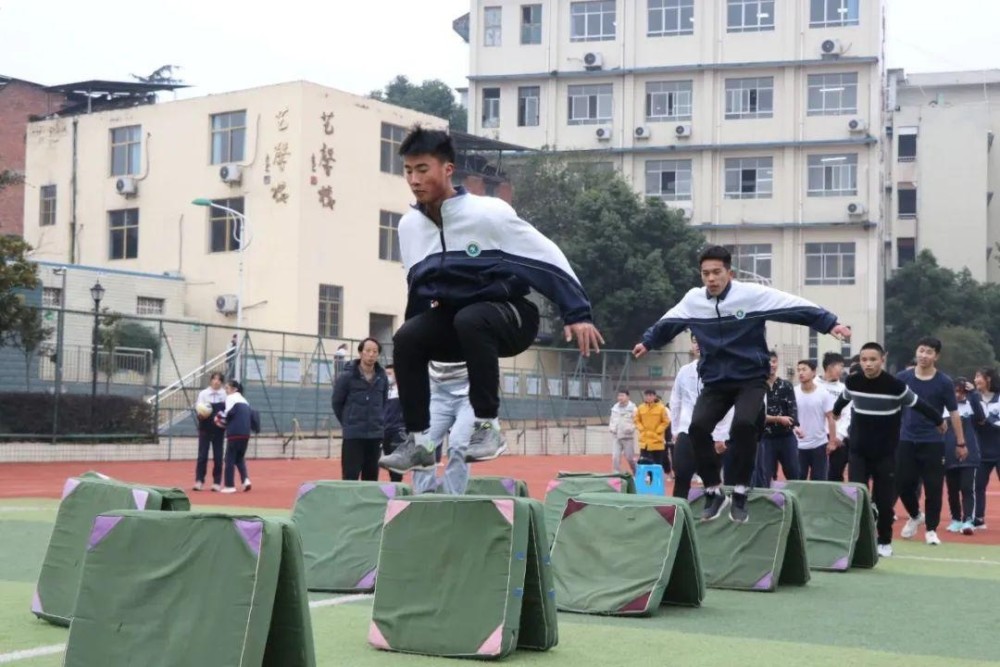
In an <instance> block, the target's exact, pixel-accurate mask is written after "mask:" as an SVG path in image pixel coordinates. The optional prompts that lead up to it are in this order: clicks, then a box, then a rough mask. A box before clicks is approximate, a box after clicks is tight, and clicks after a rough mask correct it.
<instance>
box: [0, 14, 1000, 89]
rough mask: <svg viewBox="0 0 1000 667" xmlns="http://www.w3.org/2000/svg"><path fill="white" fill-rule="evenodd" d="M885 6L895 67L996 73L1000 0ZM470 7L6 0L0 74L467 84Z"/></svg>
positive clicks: (365, 85)
mask: <svg viewBox="0 0 1000 667" xmlns="http://www.w3.org/2000/svg"><path fill="white" fill-rule="evenodd" d="M698 1H699V2H702V1H708V0H698ZM711 1H713V2H721V1H722V0H711ZM800 1H802V2H805V1H806V0H800ZM868 1H870V0H861V2H868ZM888 3H889V16H888V48H887V51H888V65H889V66H890V67H903V68H905V69H906V70H907V71H910V72H926V71H942V70H953V69H985V68H1000V48H997V46H996V44H997V38H996V34H997V26H1000V0H888ZM470 4H471V3H470V0H423V1H422V2H421V1H418V0H366V1H361V2H358V1H356V0H326V2H323V1H322V0H310V1H309V2H306V1H305V0H280V2H277V3H269V4H267V5H265V4H263V3H260V4H259V5H258V6H259V7H260V10H258V11H250V10H248V7H250V6H251V3H249V2H247V1H246V0H243V1H242V2H235V1H233V0H198V1H197V2H196V1H195V0H174V1H173V2H169V3H167V2H162V1H161V0H133V1H132V2H127V1H123V0H114V1H111V0H45V1H43V0H0V74H5V75H7V76H13V77H17V78H21V79H27V80H29V81H37V82H38V83H42V84H46V85H52V84H57V83H69V82H72V81H80V80H84V79H121V80H129V74H133V73H134V74H141V75H147V74H149V73H150V72H152V71H153V70H155V69H156V68H158V67H160V66H161V65H165V64H172V65H180V66H181V68H182V69H181V70H179V72H178V73H177V75H179V76H180V77H181V78H183V79H185V80H186V82H188V83H191V84H194V85H195V86H196V87H195V88H193V89H192V90H190V91H188V92H186V93H184V96H191V95H205V94H209V93H217V92H224V91H227V90H238V89H241V88H249V87H253V86H260V85H267V84H272V83H278V82H282V81H289V80H296V79H308V80H311V81H314V82H316V83H320V84H323V85H328V86H332V87H335V88H340V89H342V90H347V91H350V92H353V93H358V94H366V93H368V92H369V91H371V90H372V89H375V88H381V87H382V86H383V85H384V84H385V83H386V82H388V81H389V80H390V79H391V78H392V77H393V76H395V75H396V74H406V75H407V76H409V77H410V79H411V80H415V81H418V82H419V81H422V80H424V79H428V78H440V79H443V80H444V81H445V82H446V83H448V84H450V85H452V86H462V85H465V75H466V73H467V68H468V47H467V45H466V44H465V43H464V42H463V41H462V40H461V38H459V37H458V35H456V34H455V33H454V32H453V31H452V28H451V22H452V20H453V19H454V18H456V17H458V16H460V15H462V14H464V13H465V12H467V11H468V10H469V7H470Z"/></svg>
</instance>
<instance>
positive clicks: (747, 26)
mask: <svg viewBox="0 0 1000 667" xmlns="http://www.w3.org/2000/svg"><path fill="white" fill-rule="evenodd" d="M726 4H727V7H726V9H727V12H726V30H727V31H728V32H762V31H765V30H774V0H727V3H726Z"/></svg>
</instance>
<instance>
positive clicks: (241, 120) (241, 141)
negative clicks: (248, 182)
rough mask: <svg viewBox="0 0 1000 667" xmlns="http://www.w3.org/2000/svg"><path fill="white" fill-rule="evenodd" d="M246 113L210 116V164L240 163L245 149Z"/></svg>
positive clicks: (231, 112)
mask: <svg viewBox="0 0 1000 667" xmlns="http://www.w3.org/2000/svg"><path fill="white" fill-rule="evenodd" d="M246 136H247V112H246V111H229V112H227V113H217V114H213V115H212V164H226V163H229V162H242V161H243V155H244V151H245V149H246Z"/></svg>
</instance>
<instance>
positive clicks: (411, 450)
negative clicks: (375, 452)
mask: <svg viewBox="0 0 1000 667" xmlns="http://www.w3.org/2000/svg"><path fill="white" fill-rule="evenodd" d="M378 464H379V467H381V468H385V469H386V470H390V471H392V472H394V473H397V474H399V475H402V474H403V473H406V472H409V471H410V470H428V469H433V468H434V450H430V449H427V448H426V447H421V446H420V445H418V444H417V441H416V439H415V438H414V436H413V434H412V433H411V434H409V435H408V436H406V440H404V441H403V442H402V444H400V445H399V446H398V447H396V449H395V450H393V452H392V453H391V454H385V455H383V456H382V457H381V458H380V459H379V460H378Z"/></svg>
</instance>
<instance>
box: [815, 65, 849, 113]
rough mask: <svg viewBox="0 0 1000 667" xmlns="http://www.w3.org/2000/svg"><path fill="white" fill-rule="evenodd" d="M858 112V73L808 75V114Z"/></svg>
mask: <svg viewBox="0 0 1000 667" xmlns="http://www.w3.org/2000/svg"><path fill="white" fill-rule="evenodd" d="M857 112H858V74H857V72H844V73H834V74H810V75H809V109H808V111H807V113H808V114H809V115H810V116H843V115H847V114H855V113H857Z"/></svg>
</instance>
